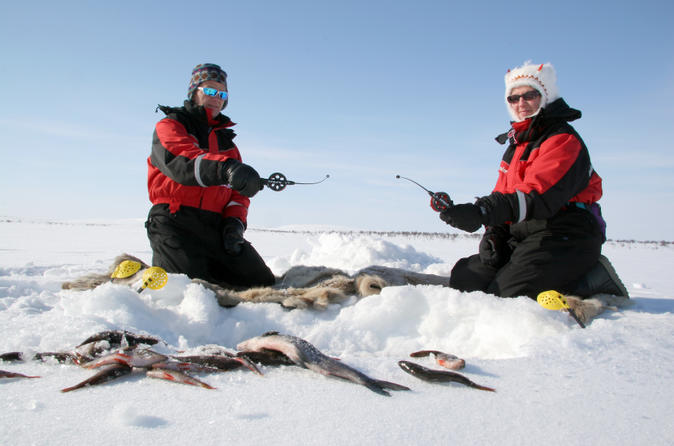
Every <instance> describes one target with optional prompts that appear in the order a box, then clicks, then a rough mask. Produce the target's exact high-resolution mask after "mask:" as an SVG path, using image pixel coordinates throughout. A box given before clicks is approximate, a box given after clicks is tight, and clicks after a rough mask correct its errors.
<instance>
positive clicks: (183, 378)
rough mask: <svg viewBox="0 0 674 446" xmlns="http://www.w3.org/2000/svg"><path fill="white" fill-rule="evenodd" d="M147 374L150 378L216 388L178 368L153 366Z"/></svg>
mask: <svg viewBox="0 0 674 446" xmlns="http://www.w3.org/2000/svg"><path fill="white" fill-rule="evenodd" d="M146 375H147V376H149V377H150V378H159V379H165V380H167V381H173V382H176V383H180V384H189V385H191V386H198V387H203V388H204V389H215V387H213V386H210V385H209V384H206V383H205V382H203V381H199V380H198V379H196V378H194V377H192V376H190V375H188V374H186V373H183V372H180V371H178V370H169V369H165V368H152V369H150V370H148V371H147V373H146Z"/></svg>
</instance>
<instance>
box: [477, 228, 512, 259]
mask: <svg viewBox="0 0 674 446" xmlns="http://www.w3.org/2000/svg"><path fill="white" fill-rule="evenodd" d="M509 238H510V234H509V232H508V230H507V228H506V227H504V226H489V227H487V230H486V231H485V233H484V235H483V236H482V240H480V248H479V254H480V261H482V263H484V264H485V265H489V266H493V267H494V268H500V267H502V266H503V265H505V264H506V263H507V262H508V259H509V258H510V247H509V246H508V239H509Z"/></svg>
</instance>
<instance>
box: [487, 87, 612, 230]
mask: <svg viewBox="0 0 674 446" xmlns="http://www.w3.org/2000/svg"><path fill="white" fill-rule="evenodd" d="M580 116H581V112H580V111H579V110H575V109H572V108H570V107H569V106H568V105H567V104H566V102H564V100H563V99H562V98H559V99H557V100H556V101H554V102H552V103H551V104H549V105H548V106H547V107H545V108H544V109H542V110H541V111H540V112H539V113H538V114H537V115H536V116H534V117H533V118H529V119H526V120H524V121H522V122H515V123H513V127H512V129H511V130H510V132H508V133H505V134H503V135H500V136H498V137H497V138H496V140H497V141H498V142H499V143H501V144H505V142H506V141H509V142H510V145H509V146H508V148H507V149H506V151H505V153H504V154H503V158H502V160H501V163H500V165H499V175H498V179H497V181H496V186H495V187H494V190H493V192H492V193H491V194H490V195H488V196H486V197H482V198H479V199H478V200H477V202H476V204H478V205H479V206H480V207H482V209H483V211H484V212H485V214H486V219H487V220H488V223H487V225H488V226H495V225H499V224H502V223H517V222H520V221H524V220H532V219H548V218H550V217H552V216H553V215H555V214H556V213H558V212H559V211H560V210H561V209H562V208H563V207H565V206H568V205H569V204H570V203H580V204H581V206H583V205H585V206H589V205H591V204H593V203H595V202H596V201H598V200H599V199H600V198H601V195H602V182H601V178H600V177H599V175H597V173H596V172H595V171H594V169H593V168H592V163H591V162H590V154H589V152H588V150H587V147H586V146H585V143H584V142H583V140H582V139H581V137H580V135H578V133H577V132H576V131H575V129H574V128H573V127H571V125H569V124H568V122H569V121H574V120H576V119H578V118H580Z"/></svg>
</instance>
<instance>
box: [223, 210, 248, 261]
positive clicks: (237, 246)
mask: <svg viewBox="0 0 674 446" xmlns="http://www.w3.org/2000/svg"><path fill="white" fill-rule="evenodd" d="M245 230H246V227H245V226H244V225H243V223H242V222H241V220H239V219H238V218H236V217H227V218H226V219H225V226H224V227H223V229H222V244H223V246H224V248H225V252H226V253H227V254H229V255H231V256H236V255H239V254H241V249H243V244H244V243H245V242H246V241H245V240H244V239H243V231H245Z"/></svg>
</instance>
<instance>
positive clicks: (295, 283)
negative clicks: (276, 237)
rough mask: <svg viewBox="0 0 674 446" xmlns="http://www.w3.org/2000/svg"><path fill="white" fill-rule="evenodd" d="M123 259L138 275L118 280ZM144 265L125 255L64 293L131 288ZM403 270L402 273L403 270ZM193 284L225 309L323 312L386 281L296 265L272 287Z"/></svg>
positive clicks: (68, 285)
mask: <svg viewBox="0 0 674 446" xmlns="http://www.w3.org/2000/svg"><path fill="white" fill-rule="evenodd" d="M124 260H131V261H136V262H139V263H140V264H141V268H140V270H139V271H138V272H136V273H135V274H133V275H132V276H129V277H126V278H123V279H118V278H112V277H111V275H112V273H113V271H115V268H117V265H119V264H120V263H121V262H123V261H124ZM149 267H150V266H149V265H147V264H146V263H145V262H143V261H142V260H140V259H139V258H137V257H134V256H132V255H130V254H122V255H119V256H117V257H116V258H115V260H114V262H113V263H112V265H110V267H109V268H108V271H107V272H106V273H104V274H96V273H94V274H87V275H85V276H82V277H79V278H77V279H75V280H73V281H70V282H64V283H63V284H62V285H61V288H63V289H64V290H89V289H93V288H96V287H97V286H99V285H102V284H104V283H108V282H112V283H119V284H124V285H131V284H133V283H135V282H137V281H138V280H140V278H141V277H142V275H143V272H144V271H145V270H146V269H147V268H149ZM401 271H402V270H401ZM192 283H196V284H199V285H201V286H203V287H204V288H207V289H209V290H211V291H213V293H215V296H216V299H217V300H218V303H219V304H220V305H221V306H223V307H233V306H235V305H238V304H239V303H242V302H256V303H261V302H274V303H278V304H281V305H282V306H284V307H286V308H313V309H316V310H324V309H326V308H327V307H328V305H329V304H331V303H341V302H344V301H346V300H347V299H348V298H349V297H350V296H358V297H365V296H369V295H372V294H379V293H380V292H381V290H382V288H384V287H385V286H387V285H388V284H387V282H386V281H385V280H384V279H382V278H381V277H379V276H378V275H375V274H367V273H358V274H356V275H354V276H349V275H348V274H347V273H345V272H344V271H341V270H338V269H334V268H328V267H323V266H303V265H300V266H294V267H292V268H290V269H289V270H288V271H287V272H286V273H285V274H284V275H283V276H281V277H277V278H276V284H275V285H274V286H271V287H257V288H249V289H243V290H242V289H238V288H236V287H233V286H223V285H220V284H214V283H211V282H207V281H205V280H202V279H192Z"/></svg>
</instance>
